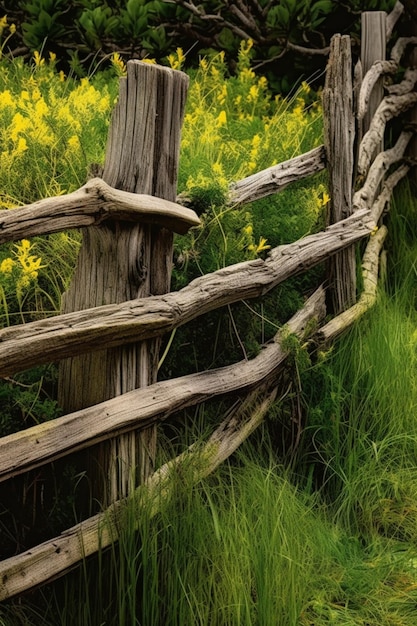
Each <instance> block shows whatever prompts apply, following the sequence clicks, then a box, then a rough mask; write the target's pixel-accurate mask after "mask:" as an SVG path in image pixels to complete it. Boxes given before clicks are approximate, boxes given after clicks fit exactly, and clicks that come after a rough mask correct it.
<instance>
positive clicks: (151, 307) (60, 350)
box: [0, 209, 375, 377]
mask: <svg viewBox="0 0 417 626" xmlns="http://www.w3.org/2000/svg"><path fill="white" fill-rule="evenodd" d="M374 227H375V222H374V221H373V219H372V218H371V215H370V210H369V209H364V210H358V211H356V212H355V213H354V214H353V215H352V216H350V217H349V218H347V219H345V220H342V221H340V222H338V223H337V224H333V225H331V226H329V227H328V228H327V229H326V230H325V231H322V232H320V233H317V234H313V235H308V236H306V237H304V238H303V239H300V240H298V241H296V242H295V243H292V244H287V245H283V246H278V247H277V248H274V249H272V250H270V252H269V254H268V257H267V259H266V260H263V259H255V260H253V261H245V262H242V263H237V264H236V265H231V266H229V267H226V268H224V269H221V270H218V271H217V272H213V273H212V274H207V275H205V276H202V277H200V278H197V279H195V280H193V281H192V282H191V283H190V284H189V285H187V286H186V287H184V288H183V289H181V290H180V291H178V292H171V293H168V294H164V295H161V296H151V297H148V298H141V299H134V300H130V301H127V302H122V303H118V304H110V305H105V306H101V307H96V308H92V309H85V310H80V311H75V312H72V313H66V314H63V315H60V316H56V317H53V318H48V319H46V320H40V321H38V322H30V323H28V324H23V325H19V326H10V327H8V328H4V329H2V330H0V376H3V377H4V376H10V375H11V374H14V373H15V372H17V371H21V370H24V369H27V368H29V367H32V366H33V365H35V364H40V363H46V362H49V361H54V360H57V359H58V360H59V359H62V358H66V357H67V356H69V355H75V354H80V353H83V352H90V351H94V350H100V349H101V348H102V347H103V345H106V346H108V347H112V346H118V345H121V344H125V343H130V342H132V341H139V340H140V341H142V340H144V339H147V338H151V337H156V336H159V335H162V334H163V333H166V332H169V331H170V330H172V329H173V328H175V327H177V326H180V325H182V324H185V323H186V322H188V321H189V320H191V319H194V318H196V317H198V316H199V315H202V314H203V313H207V312H209V311H212V310H214V309H217V308H219V307H221V306H225V305H227V304H232V303H233V302H237V301H239V300H244V299H246V298H255V297H257V296H261V295H263V294H265V293H267V292H268V291H269V290H271V289H272V288H273V287H275V286H276V285H278V284H279V283H281V282H282V281H283V280H285V279H286V278H289V277H290V276H294V275H296V274H299V273H301V272H303V271H305V270H306V269H308V268H310V267H314V266H315V265H317V264H318V263H321V262H322V261H324V260H326V259H327V258H328V257H329V256H331V255H332V254H334V253H335V252H338V251H340V250H342V249H343V248H345V247H346V246H349V245H351V244H353V243H355V242H356V241H360V240H361V239H363V238H364V237H366V236H368V235H369V234H370V233H371V232H372V230H373V229H374Z"/></svg>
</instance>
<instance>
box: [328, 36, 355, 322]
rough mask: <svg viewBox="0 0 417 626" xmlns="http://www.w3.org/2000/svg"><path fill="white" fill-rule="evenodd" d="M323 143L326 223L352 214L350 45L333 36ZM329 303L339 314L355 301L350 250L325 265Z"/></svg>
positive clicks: (353, 135) (352, 150)
mask: <svg viewBox="0 0 417 626" xmlns="http://www.w3.org/2000/svg"><path fill="white" fill-rule="evenodd" d="M323 117H324V139H325V148H326V154H327V163H328V165H327V169H328V171H329V190H330V211H329V221H330V223H332V224H333V223H335V222H339V221H340V220H343V219H345V218H347V217H348V216H349V215H351V213H352V210H353V208H352V193H353V191H352V185H353V168H354V149H353V146H354V139H355V120H354V114H353V84H352V59H351V41H350V37H349V36H343V37H342V36H341V35H335V36H334V37H332V40H331V45H330V56H329V62H328V64H327V68H326V81H325V85H324V89H323ZM328 283H329V289H328V294H329V301H330V302H331V307H332V312H333V313H340V312H341V311H343V310H344V309H346V308H348V307H350V306H351V305H352V304H353V303H354V302H355V300H356V260H355V249H354V247H353V246H351V247H350V248H346V249H344V250H343V251H341V252H340V253H338V254H337V255H335V256H334V257H333V258H332V260H331V262H330V263H329V264H328Z"/></svg>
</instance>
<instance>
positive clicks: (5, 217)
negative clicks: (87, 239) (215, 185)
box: [0, 178, 200, 244]
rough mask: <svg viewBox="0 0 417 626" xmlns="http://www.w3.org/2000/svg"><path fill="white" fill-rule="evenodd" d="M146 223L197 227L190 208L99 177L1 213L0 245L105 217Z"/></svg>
mask: <svg viewBox="0 0 417 626" xmlns="http://www.w3.org/2000/svg"><path fill="white" fill-rule="evenodd" d="M110 219H112V220H120V221H121V220H123V221H128V222H146V223H151V224H158V225H159V226H164V227H165V228H168V229H169V230H172V231H174V232H176V233H179V234H183V233H186V232H187V231H188V230H189V229H190V228H191V227H193V226H199V225H200V220H199V218H198V216H197V214H196V213H195V212H194V211H192V210H191V209H188V208H185V207H183V206H181V205H179V204H176V203H175V202H170V201H168V200H163V199H162V198H157V197H155V196H150V195H147V194H137V193H130V192H127V191H121V190H120V189H115V188H114V187H111V186H110V185H108V184H107V183H105V182H104V180H102V179H101V178H92V179H91V180H89V181H88V182H87V183H86V184H85V185H83V186H82V187H80V189H77V190H76V191H73V192H72V193H69V194H66V195H64V196H54V197H52V198H46V199H45V200H39V201H38V202H34V203H33V204H28V205H26V206H23V207H18V208H16V209H12V210H10V211H2V212H0V244H1V243H6V242H7V241H16V240H18V239H22V238H29V237H34V236H37V235H47V234H50V233H56V232H59V231H63V230H67V229H71V228H84V227H87V226H98V225H100V224H101V223H103V222H104V221H106V220H110Z"/></svg>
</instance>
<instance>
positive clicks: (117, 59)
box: [111, 52, 127, 76]
mask: <svg viewBox="0 0 417 626" xmlns="http://www.w3.org/2000/svg"><path fill="white" fill-rule="evenodd" d="M111 64H112V65H113V67H114V69H115V70H116V74H117V75H118V76H126V73H127V69H126V63H125V62H124V61H123V59H122V57H121V56H120V54H119V53H118V52H114V54H113V55H112V57H111Z"/></svg>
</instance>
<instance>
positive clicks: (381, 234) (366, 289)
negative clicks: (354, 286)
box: [316, 226, 388, 343]
mask: <svg viewBox="0 0 417 626" xmlns="http://www.w3.org/2000/svg"><path fill="white" fill-rule="evenodd" d="M387 232H388V231H387V228H386V227H385V226H381V228H379V229H378V230H377V231H376V232H375V234H374V235H372V236H371V237H370V239H369V243H368V245H367V246H366V250H365V253H364V255H363V260H362V275H363V291H362V293H361V295H360V297H359V299H358V302H357V303H356V304H354V305H353V306H352V307H350V308H349V309H347V310H346V311H343V313H340V315H338V316H337V317H334V318H333V319H332V320H331V321H330V322H328V323H327V324H325V325H324V326H323V327H322V328H320V330H319V331H318V332H317V335H316V339H317V342H318V343H321V342H323V343H327V342H329V341H333V340H334V339H335V338H336V337H338V336H339V335H341V334H342V333H343V332H344V331H346V330H347V329H348V328H349V327H350V326H352V324H353V323H354V322H356V321H357V320H358V319H359V318H360V317H361V316H362V315H363V314H364V313H366V311H368V310H369V309H370V308H371V307H372V306H373V305H374V304H375V302H376V298H377V287H378V269H379V254H380V252H381V249H382V245H383V243H384V240H385V237H386V235H387Z"/></svg>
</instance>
